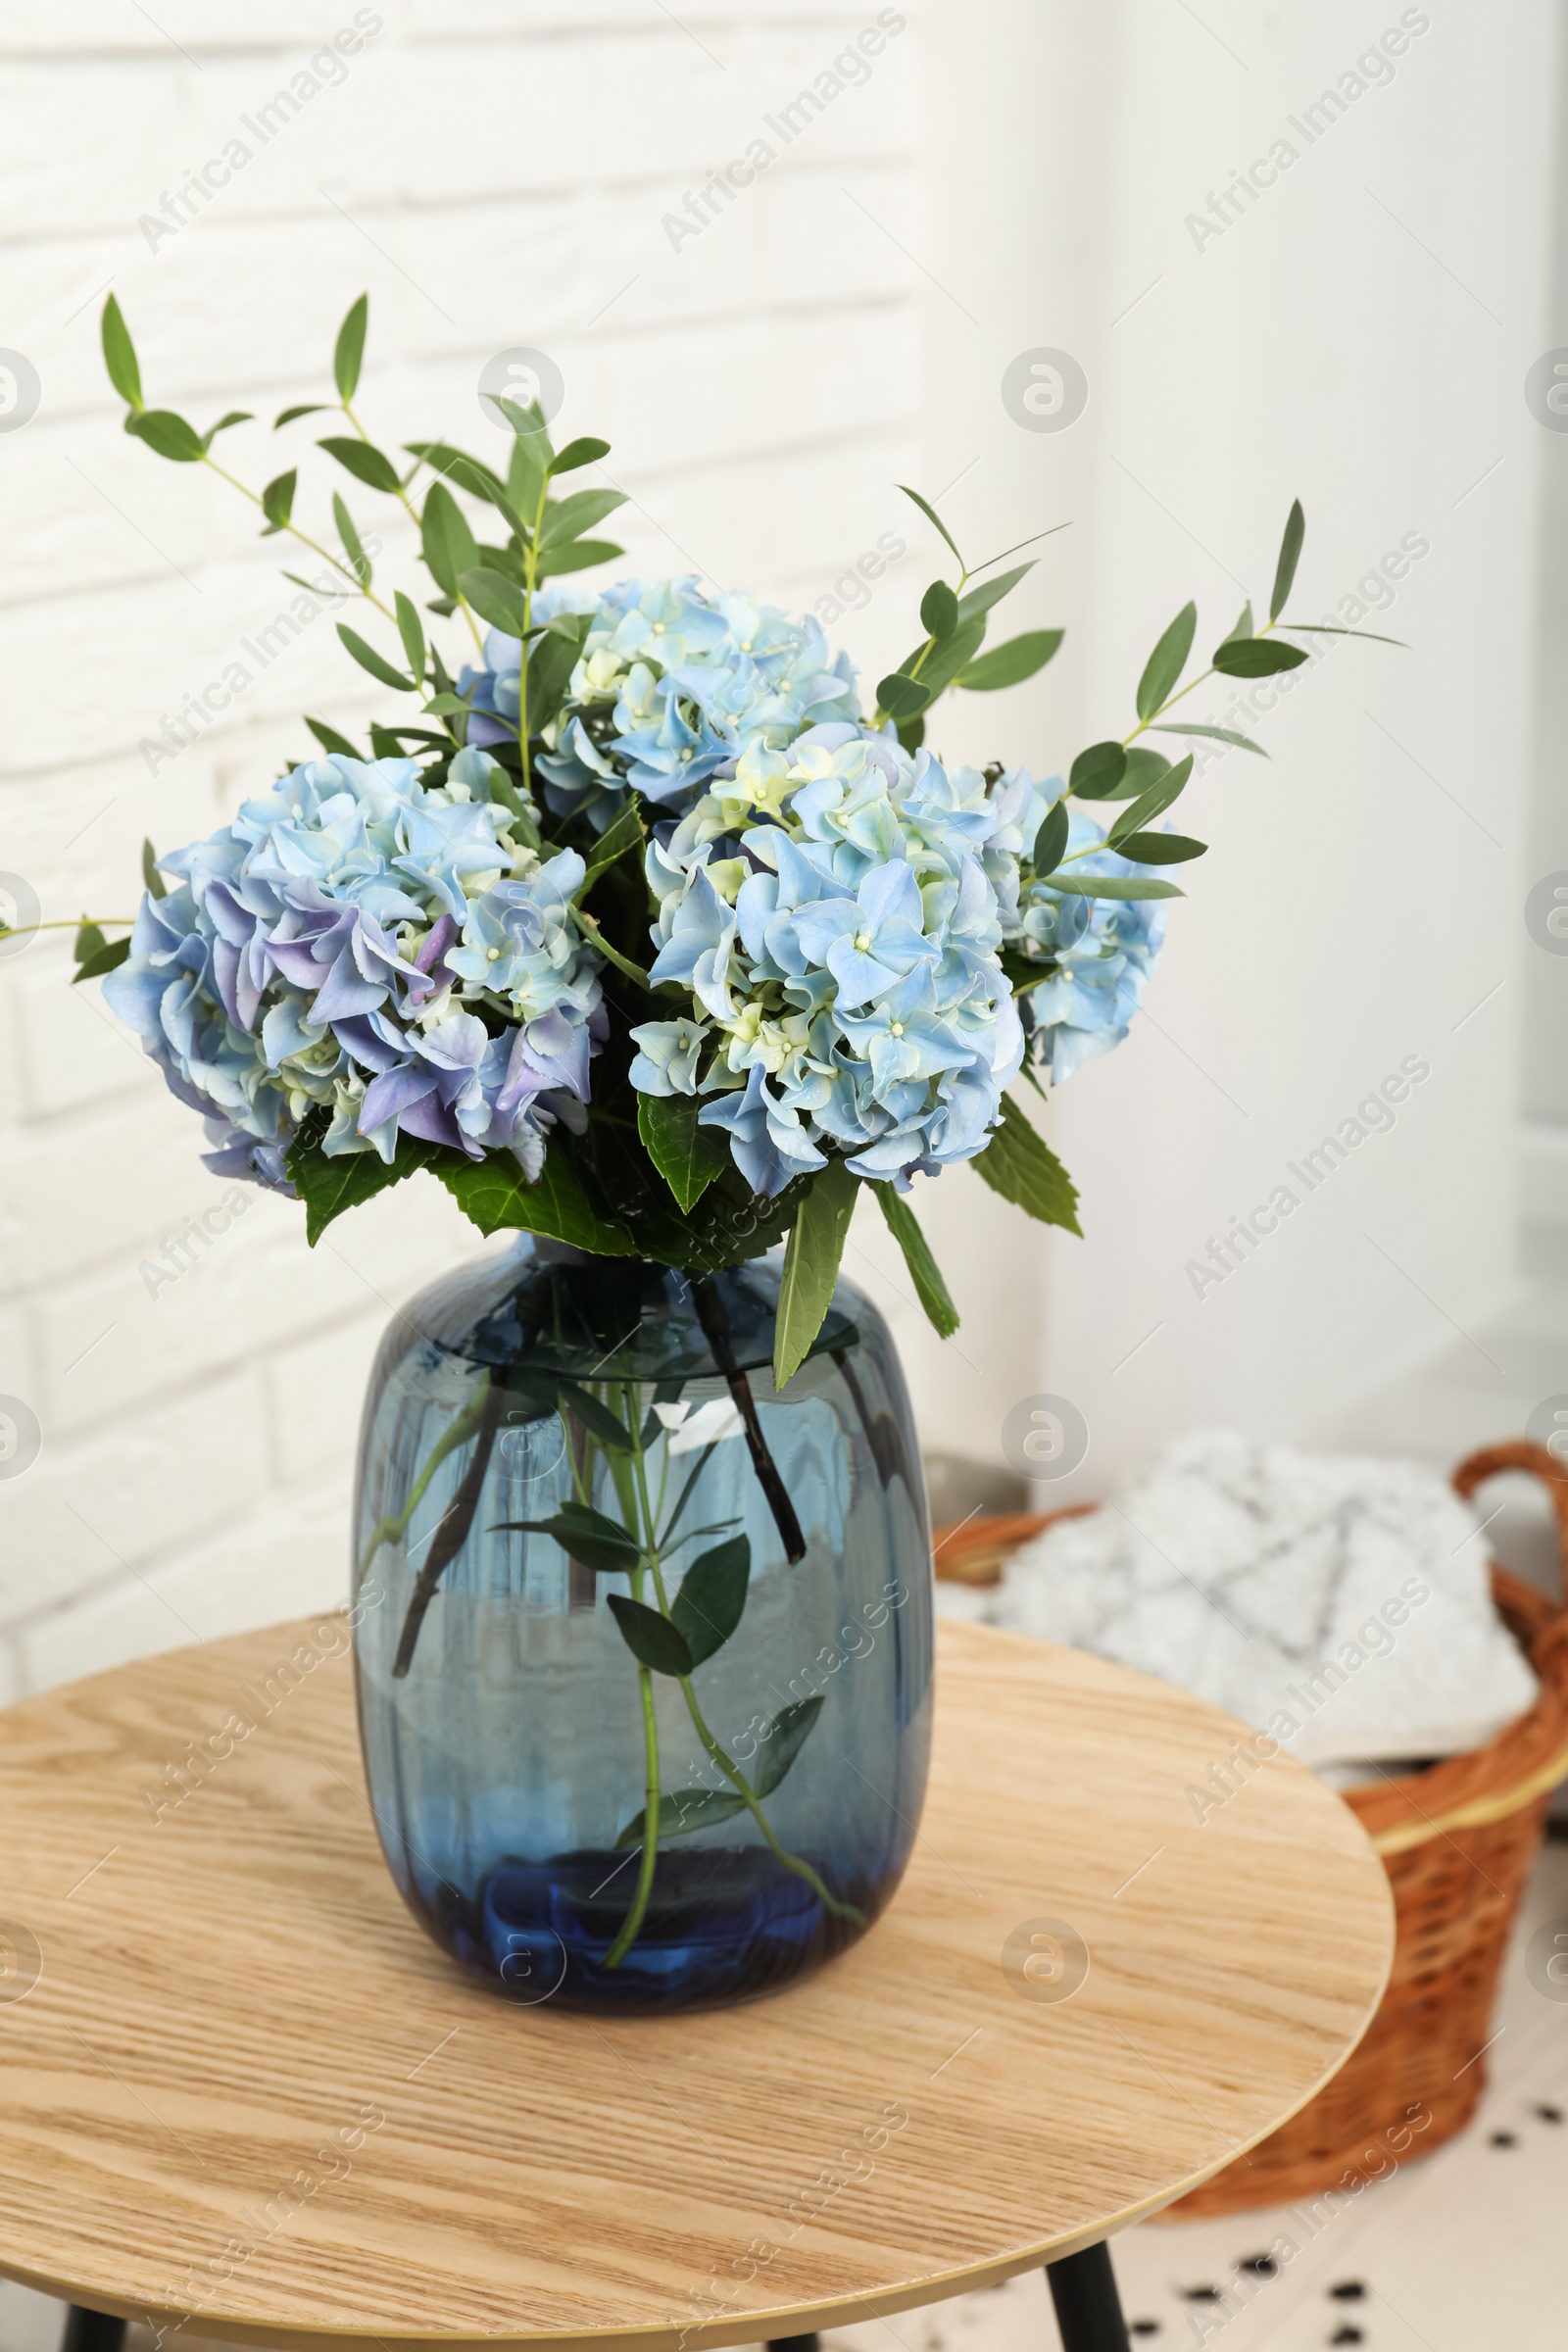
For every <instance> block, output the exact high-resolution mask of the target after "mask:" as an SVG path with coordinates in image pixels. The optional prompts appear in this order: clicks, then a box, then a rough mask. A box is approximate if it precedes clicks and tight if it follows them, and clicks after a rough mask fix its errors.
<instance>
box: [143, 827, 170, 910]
mask: <svg viewBox="0 0 1568 2352" xmlns="http://www.w3.org/2000/svg"><path fill="white" fill-rule="evenodd" d="M141 878H142V886H143V888H144V889H145V890H146V892H147V895H148V897H149V898H152V899H167V898H168V896H169V884H168V883H167V882H166V881H165V880H164V877H163V875H162V874H161V873H160V872H159V871H158V852H157V851H156V850H155V849H154V848H153V845H152V843H151V842H150V841H144V842H143V843H142V845H141Z"/></svg>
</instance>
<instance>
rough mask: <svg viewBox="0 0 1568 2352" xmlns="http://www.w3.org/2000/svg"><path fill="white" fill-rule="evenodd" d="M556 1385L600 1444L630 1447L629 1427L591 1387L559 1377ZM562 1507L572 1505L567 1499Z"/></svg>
mask: <svg viewBox="0 0 1568 2352" xmlns="http://www.w3.org/2000/svg"><path fill="white" fill-rule="evenodd" d="M556 1387H557V1389H558V1391H559V1392H560V1394H561V1396H562V1397H563V1398H564V1401H565V1402H566V1403H567V1404H568V1405H569V1406H570V1407H571V1409H572V1411H573V1412H574V1413H575V1414H576V1416H577V1418H578V1420H579V1421H580V1422H581V1423H582V1425H583V1427H584V1429H587V1430H591V1431H592V1433H593V1435H594V1436H595V1437H596V1438H597V1439H598V1440H599V1443H600V1445H601V1446H611V1447H612V1448H613V1451H615V1452H616V1453H630V1452H632V1451H633V1450H634V1448H633V1446H632V1436H631V1431H630V1430H629V1429H628V1428H627V1427H626V1424H625V1422H624V1421H622V1420H621V1418H620V1416H619V1414H618V1413H613V1412H612V1411H611V1409H610V1407H609V1405H608V1404H606V1403H605V1402H604V1401H603V1399H602V1398H600V1397H596V1396H595V1395H594V1393H593V1391H592V1390H591V1389H585V1388H584V1387H583V1386H582V1384H581V1382H580V1381H575V1380H563V1379H560V1378H558V1379H557V1381H556ZM571 1507H572V1506H571V1505H570V1503H567V1504H565V1505H564V1508H565V1509H567V1510H570V1509H571Z"/></svg>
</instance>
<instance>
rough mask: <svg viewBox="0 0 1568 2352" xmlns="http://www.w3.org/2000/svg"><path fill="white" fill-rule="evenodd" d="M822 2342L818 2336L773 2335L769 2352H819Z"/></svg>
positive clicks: (768, 2342)
mask: <svg viewBox="0 0 1568 2352" xmlns="http://www.w3.org/2000/svg"><path fill="white" fill-rule="evenodd" d="M821 2340H822V2339H821V2337H820V2336H818V2335H772V2336H769V2337H768V2340H767V2352H817V2346H818V2345H819V2344H820V2342H821Z"/></svg>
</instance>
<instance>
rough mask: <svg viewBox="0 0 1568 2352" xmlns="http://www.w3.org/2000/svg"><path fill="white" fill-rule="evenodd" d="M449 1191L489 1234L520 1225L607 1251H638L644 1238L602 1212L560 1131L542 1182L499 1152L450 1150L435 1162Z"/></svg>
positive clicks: (528, 1230)
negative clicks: (475, 1154) (480, 1154)
mask: <svg viewBox="0 0 1568 2352" xmlns="http://www.w3.org/2000/svg"><path fill="white" fill-rule="evenodd" d="M432 1164H433V1165H434V1168H435V1172H436V1174H437V1175H438V1176H439V1177H440V1179H441V1181H442V1183H443V1184H444V1185H445V1186H446V1188H447V1191H448V1192H449V1193H450V1194H451V1195H452V1198H453V1200H454V1201H456V1202H457V1204H458V1206H459V1207H460V1208H461V1209H462V1211H463V1213H464V1215H465V1216H466V1218H467V1219H468V1221H469V1223H470V1224H473V1225H477V1226H478V1228H479V1231H480V1232H481V1233H483V1234H491V1233H499V1232H500V1231H501V1229H502V1228H503V1227H504V1226H509V1227H512V1226H515V1227H516V1228H518V1229H519V1230H520V1231H522V1232H524V1233H548V1234H552V1235H553V1236H554V1237H555V1239H556V1240H557V1241H558V1242H571V1243H572V1244H574V1245H575V1247H576V1248H577V1249H579V1250H593V1251H595V1252H596V1254H598V1255H599V1256H601V1257H634V1256H636V1255H637V1253H638V1244H637V1243H636V1242H634V1241H633V1239H632V1237H631V1235H630V1233H628V1231H627V1230H626V1228H625V1226H624V1225H622V1224H620V1223H619V1222H618V1220H617V1221H612V1220H611V1219H610V1218H609V1217H608V1216H601V1215H600V1214H599V1213H598V1212H597V1211H596V1210H595V1208H594V1207H593V1206H592V1204H591V1203H590V1201H589V1199H588V1196H587V1194H586V1193H585V1192H584V1191H583V1188H582V1184H581V1182H580V1180H579V1178H578V1177H577V1174H576V1172H575V1170H574V1169H573V1167H572V1164H571V1161H570V1160H569V1159H568V1157H567V1156H566V1153H565V1152H564V1150H563V1149H562V1148H561V1145H560V1141H559V1137H557V1136H552V1137H551V1139H550V1147H549V1150H548V1151H547V1152H546V1153H545V1164H544V1167H543V1169H542V1170H541V1171H540V1175H539V1180H538V1182H537V1183H536V1184H529V1183H527V1182H526V1180H525V1179H524V1177H523V1173H522V1170H521V1169H520V1168H518V1167H517V1166H516V1165H515V1163H514V1162H511V1161H509V1160H507V1159H504V1158H503V1157H501V1156H499V1155H498V1156H496V1157H493V1158H487V1159H463V1160H460V1159H459V1158H458V1156H457V1154H456V1153H455V1152H444V1153H443V1154H442V1155H441V1157H440V1158H439V1159H437V1160H435V1161H434V1162H433V1163H432Z"/></svg>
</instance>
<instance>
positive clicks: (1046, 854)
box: [1030, 800, 1072, 874]
mask: <svg viewBox="0 0 1568 2352" xmlns="http://www.w3.org/2000/svg"><path fill="white" fill-rule="evenodd" d="M1071 830H1072V819H1071V817H1070V816H1069V814H1068V811H1067V804H1066V802H1065V800H1060V801H1056V802H1054V804H1053V805H1052V807H1051V808H1049V809H1047V810H1046V813H1045V815H1044V816H1043V817H1042V818H1041V820H1040V830H1039V831H1038V833H1036V835H1035V846H1034V852H1033V855H1032V857H1031V858H1030V863H1031V865H1032V866H1033V868H1034V870H1035V872H1036V874H1054V872H1055V870H1056V868H1057V866H1058V865H1059V864H1060V863H1061V860H1062V858H1064V857H1065V856H1066V854H1067V836H1068V834H1069V833H1070V832H1071Z"/></svg>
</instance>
